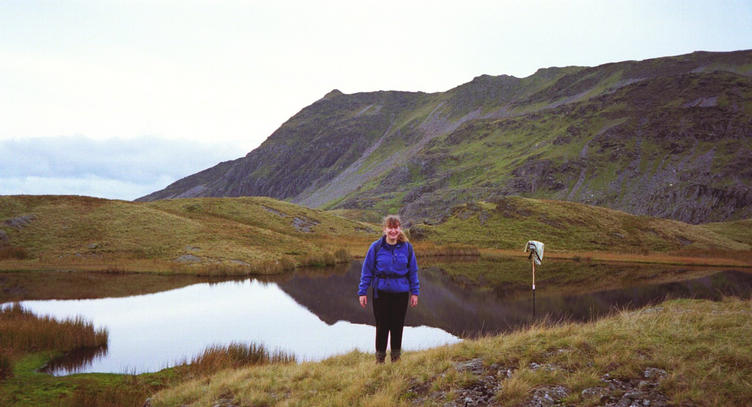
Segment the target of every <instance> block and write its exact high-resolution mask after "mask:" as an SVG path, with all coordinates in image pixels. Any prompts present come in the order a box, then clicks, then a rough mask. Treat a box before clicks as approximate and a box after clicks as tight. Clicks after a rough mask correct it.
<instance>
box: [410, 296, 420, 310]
mask: <svg viewBox="0 0 752 407" xmlns="http://www.w3.org/2000/svg"><path fill="white" fill-rule="evenodd" d="M416 305H418V296H417V295H415V294H413V295H411V296H410V306H411V307H415V306H416Z"/></svg>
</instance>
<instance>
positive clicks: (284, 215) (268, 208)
mask: <svg viewBox="0 0 752 407" xmlns="http://www.w3.org/2000/svg"><path fill="white" fill-rule="evenodd" d="M261 207H262V208H264V209H265V210H266V211H267V212H271V213H273V214H275V215H277V216H279V217H280V218H286V217H287V214H286V213H282V212H280V211H278V210H276V209H274V208H270V207H268V206H263V205H262V206H261Z"/></svg>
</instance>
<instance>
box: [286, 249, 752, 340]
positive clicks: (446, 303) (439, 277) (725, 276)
mask: <svg viewBox="0 0 752 407" xmlns="http://www.w3.org/2000/svg"><path fill="white" fill-rule="evenodd" d="M359 278H360V263H354V264H353V265H351V267H350V268H349V269H348V271H347V272H346V273H344V274H340V275H329V276H308V277H303V276H300V277H297V278H295V279H291V280H288V281H285V282H280V283H279V287H280V288H281V289H282V290H284V291H285V292H286V293H288V294H289V295H290V296H291V297H292V298H294V299H295V301H297V302H298V303H300V304H301V305H303V306H305V307H306V308H308V309H309V310H311V312H313V313H315V314H316V315H318V316H319V318H321V319H322V320H324V321H326V322H327V323H330V324H331V323H334V322H336V321H338V320H341V319H345V320H347V321H350V322H353V323H360V324H370V323H372V322H371V318H372V317H371V315H370V314H364V313H363V312H362V310H361V308H360V306H359V305H358V304H357V302H356V301H353V299H352V298H349V297H347V296H343V295H341V293H348V292H354V287H356V286H357V282H358V279H359ZM751 291H752V274H749V273H744V272H738V271H723V272H716V273H714V274H711V275H708V276H705V277H701V278H697V279H691V280H686V281H679V282H670V283H661V284H645V285H640V286H634V287H628V288H621V289H612V290H604V291H596V292H590V293H585V294H577V295H567V294H566V292H564V293H561V292H554V293H551V292H545V291H542V290H538V292H537V294H536V295H537V298H536V297H534V296H533V293H532V291H529V292H528V293H527V294H525V295H521V294H520V292H519V289H517V288H514V289H506V287H503V286H502V287H496V288H495V289H493V290H488V289H487V288H480V287H472V286H470V285H467V284H464V285H458V284H456V283H455V282H453V281H452V279H451V278H449V277H448V276H447V275H446V274H445V273H444V272H443V271H442V270H441V269H439V268H435V267H429V268H426V269H423V270H421V296H420V297H421V299H420V306H418V307H417V308H413V309H410V311H409V312H408V313H407V318H406V321H405V323H406V325H408V326H423V325H425V326H432V327H438V328H441V329H443V330H445V331H447V332H449V333H451V334H453V335H456V336H459V337H475V336H479V335H483V334H493V333H499V332H508V331H511V330H515V329H519V328H521V327H524V326H526V325H529V324H530V323H532V322H534V321H536V320H541V319H544V318H545V319H549V320H554V321H559V320H572V321H587V320H590V319H593V318H596V317H599V316H602V315H605V314H607V313H609V312H611V311H613V310H614V309H625V308H636V307H642V306H645V305H648V304H653V303H657V302H660V301H663V300H664V299H666V298H707V299H715V300H717V299H719V298H721V297H722V296H724V295H733V296H740V297H744V298H748V297H749V295H750V292H751ZM325 293H330V294H329V295H327V294H325ZM353 295H354V294H353Z"/></svg>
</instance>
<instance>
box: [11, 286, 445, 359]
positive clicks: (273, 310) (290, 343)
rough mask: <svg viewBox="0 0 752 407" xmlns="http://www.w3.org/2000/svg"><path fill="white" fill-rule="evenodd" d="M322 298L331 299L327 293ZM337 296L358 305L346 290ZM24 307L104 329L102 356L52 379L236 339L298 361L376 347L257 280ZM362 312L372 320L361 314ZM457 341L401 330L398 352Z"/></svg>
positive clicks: (436, 332)
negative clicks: (105, 346)
mask: <svg viewBox="0 0 752 407" xmlns="http://www.w3.org/2000/svg"><path fill="white" fill-rule="evenodd" d="M320 295H322V296H332V291H327V292H323V293H320ZM336 295H339V296H341V297H347V298H350V299H351V300H353V301H357V299H356V298H355V297H354V295H348V293H342V292H340V293H337V294H336ZM22 305H23V306H24V307H25V308H27V309H29V310H31V311H32V312H34V313H36V314H40V315H51V316H53V317H55V318H60V319H62V318H66V317H70V316H76V315H80V316H81V317H83V318H84V319H87V320H89V321H92V322H93V323H94V325H95V327H96V328H99V327H107V329H108V331H109V343H108V349H107V354H106V355H104V356H102V357H95V358H94V359H93V360H87V363H86V365H85V366H78V367H77V368H76V369H74V370H70V369H67V367H69V366H62V367H63V369H59V370H54V371H53V374H68V373H78V372H114V373H124V372H127V373H133V372H136V373H141V372H149V371H157V370H160V369H162V368H165V367H168V366H171V365H174V364H176V363H179V362H181V361H183V360H185V359H190V358H191V357H192V356H193V355H197V354H199V353H201V352H202V351H203V350H204V349H205V348H206V347H207V346H210V345H214V344H220V345H226V344H230V343H233V342H238V343H251V342H253V343H257V344H262V345H264V347H265V348H267V349H269V350H271V351H272V352H273V351H275V350H280V351H283V352H285V353H289V354H294V355H295V356H296V358H297V359H298V360H320V359H323V358H326V357H328V356H331V355H335V354H341V353H345V352H348V351H350V350H353V349H359V350H361V351H366V352H368V351H371V350H372V348H373V335H374V332H373V328H372V327H371V326H368V325H366V324H361V323H352V322H349V321H347V320H346V319H342V320H339V321H336V322H335V323H330V324H327V323H326V322H324V321H322V320H321V319H320V318H318V317H317V316H316V314H314V313H312V312H310V311H309V310H308V309H306V308H305V307H303V306H301V305H300V304H298V303H297V302H296V301H295V300H294V299H293V298H291V297H290V296H289V295H287V294H286V293H285V292H284V291H282V290H281V289H280V288H279V286H278V285H277V284H276V283H268V282H261V281H257V280H245V281H239V282H238V281H229V282H225V283H213V284H209V283H203V284H195V285H191V286H188V287H184V288H179V289H174V290H170V291H164V292H161V293H157V294H148V295H140V296H132V297H125V298H103V299H87V300H52V301H25V302H23V303H22ZM361 313H363V314H366V315H369V313H368V311H365V310H361ZM457 341H459V338H457V337H455V336H453V335H450V334H449V333H447V332H445V331H443V330H441V329H438V328H433V327H427V326H421V327H412V328H408V329H406V331H405V339H404V344H403V348H404V349H405V350H418V349H425V348H430V347H435V346H439V345H442V344H447V343H454V342H457ZM63 365H65V364H63Z"/></svg>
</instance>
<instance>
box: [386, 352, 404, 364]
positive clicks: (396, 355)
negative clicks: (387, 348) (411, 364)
mask: <svg viewBox="0 0 752 407" xmlns="http://www.w3.org/2000/svg"><path fill="white" fill-rule="evenodd" d="M401 354H402V351H400V350H393V351H392V353H390V354H389V357H390V359H391V360H392V362H397V361H399V360H400V355H401Z"/></svg>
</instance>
